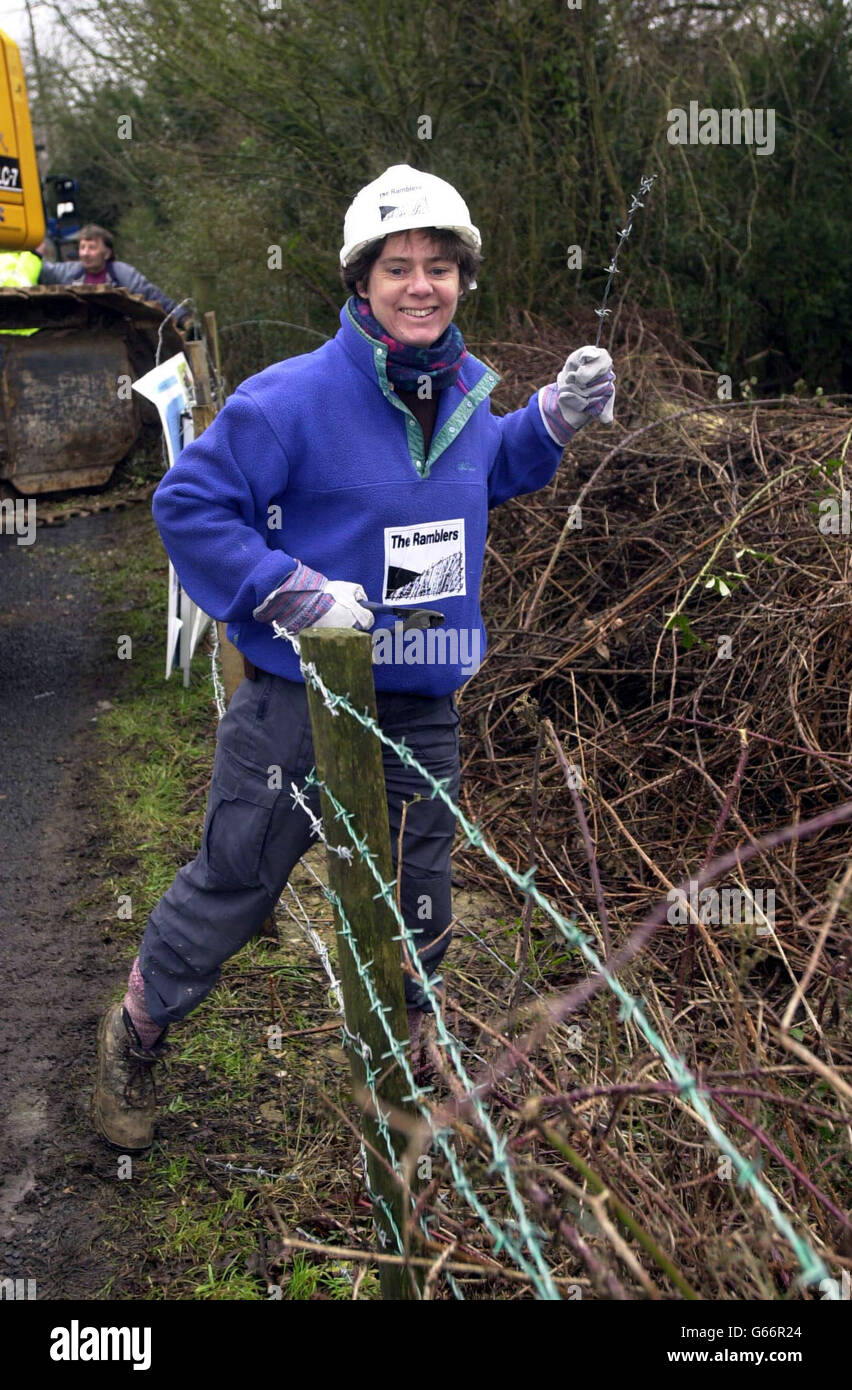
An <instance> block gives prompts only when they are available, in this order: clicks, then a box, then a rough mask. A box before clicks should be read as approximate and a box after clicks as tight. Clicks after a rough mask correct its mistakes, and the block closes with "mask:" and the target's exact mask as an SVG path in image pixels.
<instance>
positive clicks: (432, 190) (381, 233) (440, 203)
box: [340, 164, 482, 266]
mask: <svg viewBox="0 0 852 1390" xmlns="http://www.w3.org/2000/svg"><path fill="white" fill-rule="evenodd" d="M415 227H436V228H439V229H441V230H446V231H451V232H455V233H456V234H457V236H459V237H461V239H462V241H463V242H465V244H466V245H467V246H470V247H471V249H472V250H474V251H480V250H481V249H482V241H481V238H480V235H479V231H478V230H477V228H476V227H474V225H473V223H472V222H471V220H470V213H469V211H468V207H467V203H466V202H465V201H464V199H463V198H462V197H461V196H460V195H459V194H458V193H457V192H456V190H455V189H454V188H453V186H452V184H450V183H447V182H446V180H445V179H439V178H438V177H437V175H436V174H426V173H422V172H421V171H420V170H419V169H412V168H411V166H410V165H409V164H394V165H392V166H391V168H390V169H386V170H385V172H384V173H383V174H380V175H379V177H378V178H377V179H374V180H373V182H372V183H368V184H367V186H366V188H362V189H361V191H360V193H358V194H357V195H356V197H355V198H354V199H353V201H352V203H351V204H350V206H349V210H348V212H347V213H346V220H345V221H344V224H343V246H342V248H341V251H340V264H341V265H342V266H346V265H348V264H349V262H350V261H352V260H354V258H355V257H356V256H357V255H358V253H359V252H360V251H363V249H364V247H365V246H369V244H370V242H371V241H378V240H380V239H381V238H382V237H386V236H389V235H390V234H391V232H404V231H408V230H411V229H413V228H415Z"/></svg>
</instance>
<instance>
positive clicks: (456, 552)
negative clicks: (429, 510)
mask: <svg viewBox="0 0 852 1390" xmlns="http://www.w3.org/2000/svg"><path fill="white" fill-rule="evenodd" d="M464 593H466V589H465V557H464V517H456V518H455V519H454V520H452V521H429V522H426V523H424V524H423V525H420V526H386V527H385V577H384V584H383V587H382V602H383V603H409V602H410V603H414V602H419V601H421V600H422V599H430V598H436V599H437V598H453V597H454V595H456V594H464Z"/></svg>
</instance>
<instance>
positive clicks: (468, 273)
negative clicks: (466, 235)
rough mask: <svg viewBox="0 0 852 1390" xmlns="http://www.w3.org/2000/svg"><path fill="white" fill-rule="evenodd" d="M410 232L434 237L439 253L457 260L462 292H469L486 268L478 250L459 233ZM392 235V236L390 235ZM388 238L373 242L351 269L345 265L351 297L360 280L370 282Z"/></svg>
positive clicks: (443, 230)
mask: <svg viewBox="0 0 852 1390" xmlns="http://www.w3.org/2000/svg"><path fill="white" fill-rule="evenodd" d="M407 230H410V231H418V232H420V231H422V232H423V234H424V235H425V236H428V237H431V238H432V240H433V241H434V242H435V243H436V244H437V246H438V250H439V252H440V254H441V255H442V256H445V257H446V258H447V260H448V261H455V263H456V265H457V266H458V268H459V281H460V284H461V289H462V293H464V292H465V291H467V290H469V289H470V287H471V284H472V283H473V281H474V280H475V279H476V276H477V273H478V271H479V267H480V266H481V265H482V256H481V255H480V254H479V252H478V251H474V250H472V249H471V247H470V246H468V245H467V244H466V242H464V241H462V239H461V237H460V236H459V235H458V233H457V232H451V231H448V230H447V229H446V228H440V227H412V228H409V229H407ZM389 235H390V233H389ZM386 241H387V237H386V236H385V237H382V238H381V240H380V241H371V242H370V244H369V246H365V247H364V249H363V250H362V251H359V252H358V255H357V256H356V257H355V259H354V260H353V261H350V262H349V264H348V265H347V266H341V268H340V278H341V280H342V281H343V283H344V285H345V286H346V288H347V290H348V291H349V293H350V294H357V293H358V281H359V280H366V279H368V277H369V274H370V271H371V270H372V268H373V266H374V265H375V264H376V261H377V260H378V259H379V256H380V255H381V254H382V248H383V247H384V244H385V242H386Z"/></svg>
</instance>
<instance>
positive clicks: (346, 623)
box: [305, 579, 375, 632]
mask: <svg viewBox="0 0 852 1390" xmlns="http://www.w3.org/2000/svg"><path fill="white" fill-rule="evenodd" d="M323 593H325V594H331V596H332V598H333V599H334V603H333V604H332V606H331V608H329V610H328V612H327V613H323V615H322V617H321V618H317V620H316V622H314V623H311V624H310V626H309V627H306V629H305V631H306V632H307V631H309V630H310V628H314V627H355V628H359V629H360V630H361V631H362V632H366V631H368V630H369V629H370V628H371V627H372V626H373V623H374V622H375V618H374V617H373V614H372V613H371V612H370V610H369V608H362V607H361V605H360V603H359V602H358V600H359V599H362V598H366V597H367V592H366V590H365V589H364V588H363V586H362V585H360V584H351V583H350V582H349V580H348V579H329V580H327V582H326V584H325V586H324V588H323Z"/></svg>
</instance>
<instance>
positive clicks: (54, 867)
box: [0, 508, 138, 1299]
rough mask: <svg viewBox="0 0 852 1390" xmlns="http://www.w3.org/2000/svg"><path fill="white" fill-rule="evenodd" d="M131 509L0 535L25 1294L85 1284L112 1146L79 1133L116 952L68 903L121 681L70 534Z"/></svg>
mask: <svg viewBox="0 0 852 1390" xmlns="http://www.w3.org/2000/svg"><path fill="white" fill-rule="evenodd" d="M135 512H138V509H137V508H133V509H131V510H130V511H128V512H102V513H100V514H99V515H95V516H89V517H82V518H78V519H74V520H71V521H69V522H68V523H67V524H66V525H64V526H61V527H50V528H44V527H40V528H39V529H38V531H37V533H36V540H35V542H34V543H33V544H32V545H28V546H27V545H18V544H17V542H16V538H15V537H14V536H11V535H0V592H1V593H2V611H0V728H1V729H2V737H3V758H2V764H0V864H2V876H0V1059H2V1062H0V1065H2V1076H3V1084H2V1097H3V1098H2V1148H0V1277H3V1276H8V1277H12V1278H18V1279H34V1280H35V1281H36V1287H37V1297H38V1298H39V1299H55V1298H92V1297H96V1296H97V1293H98V1290H99V1289H100V1288H101V1287H102V1286H103V1284H104V1282H105V1280H106V1278H107V1276H108V1274H109V1271H108V1270H107V1269H105V1268H104V1267H103V1265H102V1261H101V1258H99V1253H98V1251H99V1241H98V1237H99V1235H100V1234H102V1233H103V1231H104V1227H105V1217H104V1214H103V1211H102V1201H101V1200H100V1197H101V1191H102V1183H103V1180H104V1176H105V1175H106V1173H107V1171H109V1173H110V1174H114V1172H115V1164H114V1161H113V1160H112V1159H111V1158H110V1156H109V1155H108V1154H107V1153H106V1152H105V1150H104V1147H103V1146H102V1145H101V1144H100V1143H99V1141H98V1140H97V1139H96V1138H95V1137H94V1135H93V1134H92V1133H91V1131H90V1128H89V1123H88V1113H87V1112H88V1104H89V1095H90V1089H91V1078H92V1068H93V1059H94V1043H95V1035H96V1030H97V1022H98V1017H99V1014H100V1012H101V1011H102V1009H103V1007H104V1004H105V1003H106V1002H108V1000H109V998H110V996H111V992H113V991H114V987H115V986H116V984H117V983H118V980H119V977H120V974H121V963H120V960H119V956H118V952H117V949H116V947H115V945H113V944H111V943H110V941H109V940H108V939H106V940H105V936H107V935H108V934H107V932H106V929H105V927H104V926H103V924H100V923H99V922H98V921H97V920H92V919H91V917H89V918H88V919H87V915H86V913H85V911H81V910H80V907H79V903H80V900H81V898H85V896H86V894H87V891H88V890H89V889H90V887H91V886H92V885H94V884H95V883H96V882H97V880H98V874H99V866H100V856H99V840H100V838H101V837H102V835H103V827H102V825H100V824H99V820H98V814H97V808H96V805H95V803H94V797H93V779H92V777H91V775H90V768H91V764H92V759H93V758H96V757H97V752H96V744H95V739H94V730H95V727H96V721H97V719H98V717H99V711H100V710H102V709H103V707H104V706H103V705H102V704H100V703H99V702H103V701H109V700H110V698H111V697H112V696H113V695H115V693H116V691H117V689H118V688H119V687H120V684H121V680H122V664H121V662H119V661H116V660H115V652H116V648H115V634H114V633H112V632H111V631H107V630H106V627H105V625H104V623H103V621H99V614H100V605H99V599H98V594H97V591H96V588H95V585H94V582H93V581H92V579H91V578H90V577H88V576H87V575H86V574H85V573H82V574H81V573H80V572H79V568H78V567H77V566H71V565H69V564H68V562H67V557H68V553H69V547H70V546H75V547H76V546H79V545H84V546H91V547H100V546H106V547H109V546H113V545H120V544H121V540H122V536H123V535H124V534H125V528H126V527H127V526H128V525H129V524H132V518H133V515H134V513H135Z"/></svg>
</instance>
